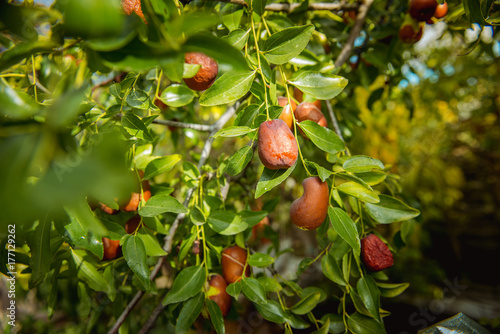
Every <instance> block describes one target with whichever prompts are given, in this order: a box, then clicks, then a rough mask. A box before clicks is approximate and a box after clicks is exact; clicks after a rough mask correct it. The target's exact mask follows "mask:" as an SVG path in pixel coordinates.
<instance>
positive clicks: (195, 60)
mask: <svg viewBox="0 0 500 334" xmlns="http://www.w3.org/2000/svg"><path fill="white" fill-rule="evenodd" d="M184 61H185V62H186V63H187V64H194V65H201V67H200V69H199V70H198V73H196V74H195V76H194V77H192V78H185V79H184V82H185V83H186V85H187V86H188V87H189V88H191V89H192V90H196V91H203V90H206V89H208V88H209V87H210V86H212V84H213V83H214V81H215V78H216V77H217V74H218V73H219V66H218V65H217V62H216V61H215V60H214V59H213V58H211V57H209V56H207V55H206V54H204V53H202V52H188V53H186V54H185V56H184Z"/></svg>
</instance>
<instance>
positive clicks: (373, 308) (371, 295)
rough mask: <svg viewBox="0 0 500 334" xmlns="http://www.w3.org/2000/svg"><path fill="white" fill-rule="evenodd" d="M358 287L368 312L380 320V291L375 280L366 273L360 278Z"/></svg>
mask: <svg viewBox="0 0 500 334" xmlns="http://www.w3.org/2000/svg"><path fill="white" fill-rule="evenodd" d="M356 288H357V289H358V293H359V296H360V297H361V300H363V304H365V307H366V309H367V310H368V312H370V314H371V315H372V316H373V317H374V318H375V319H376V320H380V291H379V290H378V288H377V283H376V282H375V280H374V279H373V278H372V277H371V276H369V275H365V276H363V277H361V278H360V279H359V280H358V283H357V284H356Z"/></svg>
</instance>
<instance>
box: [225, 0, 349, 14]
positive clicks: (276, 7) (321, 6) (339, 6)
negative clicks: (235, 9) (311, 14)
mask: <svg viewBox="0 0 500 334" xmlns="http://www.w3.org/2000/svg"><path fill="white" fill-rule="evenodd" d="M217 1H219V2H226V3H231V4H234V5H241V6H247V3H246V2H245V1H244V0H217ZM299 6H300V4H299V3H292V4H289V3H273V4H270V5H267V6H266V10H267V11H271V12H288V13H290V12H292V11H293V10H294V9H296V8H297V7H299ZM358 7H359V6H358V4H356V3H350V4H343V3H330V2H317V3H310V4H309V5H308V7H307V10H330V11H340V10H356V9H358Z"/></svg>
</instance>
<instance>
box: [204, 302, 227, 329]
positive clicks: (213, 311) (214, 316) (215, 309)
mask: <svg viewBox="0 0 500 334" xmlns="http://www.w3.org/2000/svg"><path fill="white" fill-rule="evenodd" d="M205 305H206V306H207V309H208V313H209V314H210V320H211V321H212V324H213V325H214V328H215V331H216V332H217V334H224V333H225V328H224V317H223V316H222V311H221V310H220V307H219V305H217V303H216V302H214V301H213V300H212V299H210V298H206V299H205Z"/></svg>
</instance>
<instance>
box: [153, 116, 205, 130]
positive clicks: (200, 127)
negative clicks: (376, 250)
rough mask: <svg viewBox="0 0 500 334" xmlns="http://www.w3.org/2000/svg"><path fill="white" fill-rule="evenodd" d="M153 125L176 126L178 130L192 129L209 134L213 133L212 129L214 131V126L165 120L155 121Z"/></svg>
mask: <svg viewBox="0 0 500 334" xmlns="http://www.w3.org/2000/svg"><path fill="white" fill-rule="evenodd" d="M153 123H155V124H161V125H167V126H175V127H177V128H184V129H192V130H196V131H207V132H208V131H212V129H213V125H207V124H195V123H183V122H177V121H169V120H164V119H155V120H154V121H153Z"/></svg>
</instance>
